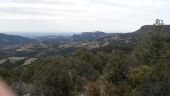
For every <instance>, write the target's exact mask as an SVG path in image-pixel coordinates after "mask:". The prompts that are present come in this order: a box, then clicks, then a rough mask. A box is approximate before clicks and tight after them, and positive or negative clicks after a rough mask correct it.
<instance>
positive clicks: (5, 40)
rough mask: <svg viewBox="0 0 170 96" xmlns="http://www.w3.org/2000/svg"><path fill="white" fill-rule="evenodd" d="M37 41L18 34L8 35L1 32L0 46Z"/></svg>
mask: <svg viewBox="0 0 170 96" xmlns="http://www.w3.org/2000/svg"><path fill="white" fill-rule="evenodd" d="M32 42H35V40H32V39H29V38H25V37H21V36H16V35H6V34H2V33H0V46H7V45H16V44H17V45H18V44H19V45H20V44H27V43H32Z"/></svg>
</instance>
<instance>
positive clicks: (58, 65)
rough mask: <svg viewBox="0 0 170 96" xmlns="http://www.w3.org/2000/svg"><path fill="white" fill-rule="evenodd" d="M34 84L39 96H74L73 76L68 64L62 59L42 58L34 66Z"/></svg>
mask: <svg viewBox="0 0 170 96" xmlns="http://www.w3.org/2000/svg"><path fill="white" fill-rule="evenodd" d="M33 65H34V74H33V82H34V85H35V86H36V87H37V91H38V94H39V95H41V94H43V95H44V96H72V95H73V85H72V74H71V72H70V71H69V69H68V65H69V64H68V62H67V60H65V59H64V58H60V57H47V58H42V59H40V60H38V61H37V62H35V63H34V64H33Z"/></svg>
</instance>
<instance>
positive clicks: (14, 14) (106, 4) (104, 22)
mask: <svg viewBox="0 0 170 96" xmlns="http://www.w3.org/2000/svg"><path fill="white" fill-rule="evenodd" d="M169 9H170V0H0V32H89V31H90V32H91V31H97V30H99V31H104V32H132V31H135V30H137V29H139V28H140V26H142V25H149V24H153V23H154V21H155V19H157V18H160V19H163V20H164V23H165V24H169V23H170V19H169V18H170V12H169Z"/></svg>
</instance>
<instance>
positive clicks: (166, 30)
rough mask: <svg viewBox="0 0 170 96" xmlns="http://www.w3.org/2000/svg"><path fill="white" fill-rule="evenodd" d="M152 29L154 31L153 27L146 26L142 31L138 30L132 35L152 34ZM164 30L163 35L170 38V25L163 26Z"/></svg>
mask: <svg viewBox="0 0 170 96" xmlns="http://www.w3.org/2000/svg"><path fill="white" fill-rule="evenodd" d="M152 29H153V25H144V26H142V27H141V28H140V29H138V30H137V31H135V32H133V33H132V34H133V35H141V34H143V33H146V32H151V31H152ZM162 29H163V30H162V32H163V33H162V34H163V35H166V36H167V35H168V36H170V25H163V28H162Z"/></svg>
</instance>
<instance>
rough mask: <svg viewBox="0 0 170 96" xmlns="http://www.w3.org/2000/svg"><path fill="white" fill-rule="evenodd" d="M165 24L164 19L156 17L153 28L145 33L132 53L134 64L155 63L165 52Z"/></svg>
mask: <svg viewBox="0 0 170 96" xmlns="http://www.w3.org/2000/svg"><path fill="white" fill-rule="evenodd" d="M163 25H164V23H163V20H160V19H156V21H155V24H154V25H153V30H152V31H151V32H147V33H145V34H144V37H143V38H142V40H140V42H139V44H138V45H137V47H136V48H135V50H134V52H133V53H132V58H133V62H134V64H136V65H140V64H149V63H154V62H156V61H157V60H158V59H159V57H160V56H161V55H162V54H163V53H164V42H163V36H162V35H161V34H162V31H163Z"/></svg>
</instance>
